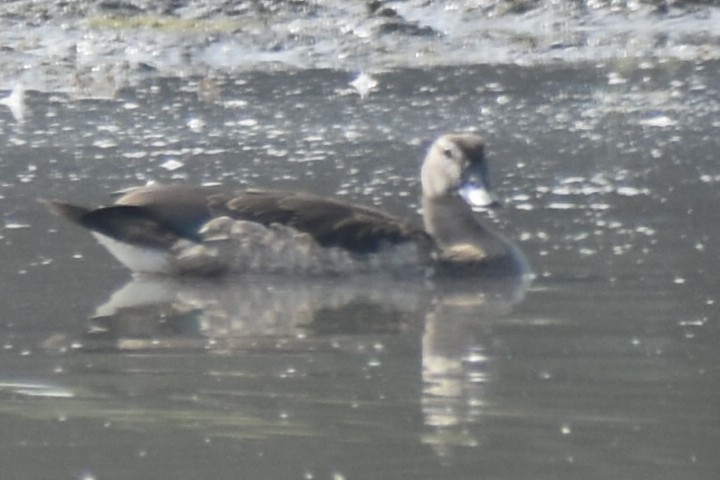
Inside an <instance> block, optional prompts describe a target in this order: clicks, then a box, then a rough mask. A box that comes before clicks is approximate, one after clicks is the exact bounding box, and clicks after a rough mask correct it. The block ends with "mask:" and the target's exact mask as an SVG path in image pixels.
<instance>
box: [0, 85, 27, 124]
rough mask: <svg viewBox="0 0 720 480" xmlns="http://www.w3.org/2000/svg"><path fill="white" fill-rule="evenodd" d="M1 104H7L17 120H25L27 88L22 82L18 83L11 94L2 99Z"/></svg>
mask: <svg viewBox="0 0 720 480" xmlns="http://www.w3.org/2000/svg"><path fill="white" fill-rule="evenodd" d="M0 105H5V106H6V107H8V108H9V109H10V113H12V116H13V118H15V121H16V122H22V121H23V120H25V88H24V87H23V85H22V84H19V83H18V84H17V85H15V87H14V88H13V89H12V91H11V92H10V94H9V95H8V96H7V97H5V98H2V99H0Z"/></svg>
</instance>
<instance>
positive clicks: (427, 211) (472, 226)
mask: <svg viewBox="0 0 720 480" xmlns="http://www.w3.org/2000/svg"><path fill="white" fill-rule="evenodd" d="M422 205H423V221H424V223H425V230H427V232H428V233H429V234H430V235H432V237H433V238H434V239H435V241H436V242H437V245H438V247H439V249H440V251H441V252H447V251H451V250H453V249H465V248H466V249H477V250H478V252H482V254H483V255H484V256H485V258H486V259H488V260H489V259H496V258H497V259H499V258H502V257H505V256H508V255H513V253H514V250H515V248H514V247H513V246H512V245H511V244H510V243H508V242H507V241H506V240H505V239H503V238H502V237H501V236H500V235H498V234H496V233H495V232H493V231H492V230H491V229H490V228H488V227H486V226H485V225H483V224H482V223H480V221H479V220H478V219H477V217H476V215H475V214H473V212H472V210H471V209H470V207H469V206H468V205H467V204H466V203H465V202H464V201H463V200H462V199H461V198H460V197H458V196H456V195H453V196H443V197H439V198H438V197H435V198H431V197H423V199H422Z"/></svg>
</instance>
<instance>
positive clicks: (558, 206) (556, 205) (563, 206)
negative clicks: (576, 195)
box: [548, 202, 577, 210]
mask: <svg viewBox="0 0 720 480" xmlns="http://www.w3.org/2000/svg"><path fill="white" fill-rule="evenodd" d="M548 208H552V209H553V210H570V209H573V208H577V204H575V203H567V202H553V203H551V204H549V205H548Z"/></svg>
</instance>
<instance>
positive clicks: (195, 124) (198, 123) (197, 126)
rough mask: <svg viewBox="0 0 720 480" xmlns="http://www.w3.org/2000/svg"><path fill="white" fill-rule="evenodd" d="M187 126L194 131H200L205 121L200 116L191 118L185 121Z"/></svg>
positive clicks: (203, 127)
mask: <svg viewBox="0 0 720 480" xmlns="http://www.w3.org/2000/svg"><path fill="white" fill-rule="evenodd" d="M187 127H188V128H189V129H190V130H191V131H192V132H195V133H200V132H202V131H203V130H204V129H205V121H204V120H203V119H201V118H191V119H190V120H188V121H187Z"/></svg>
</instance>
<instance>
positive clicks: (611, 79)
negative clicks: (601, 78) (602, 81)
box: [607, 72, 627, 85]
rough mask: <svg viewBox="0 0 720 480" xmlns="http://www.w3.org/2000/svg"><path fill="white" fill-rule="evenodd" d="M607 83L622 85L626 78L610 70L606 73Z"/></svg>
mask: <svg viewBox="0 0 720 480" xmlns="http://www.w3.org/2000/svg"><path fill="white" fill-rule="evenodd" d="M607 77H608V85H622V84H624V83H627V79H625V78H624V77H623V76H622V75H620V74H619V73H617V72H610V73H608V76H607Z"/></svg>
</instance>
